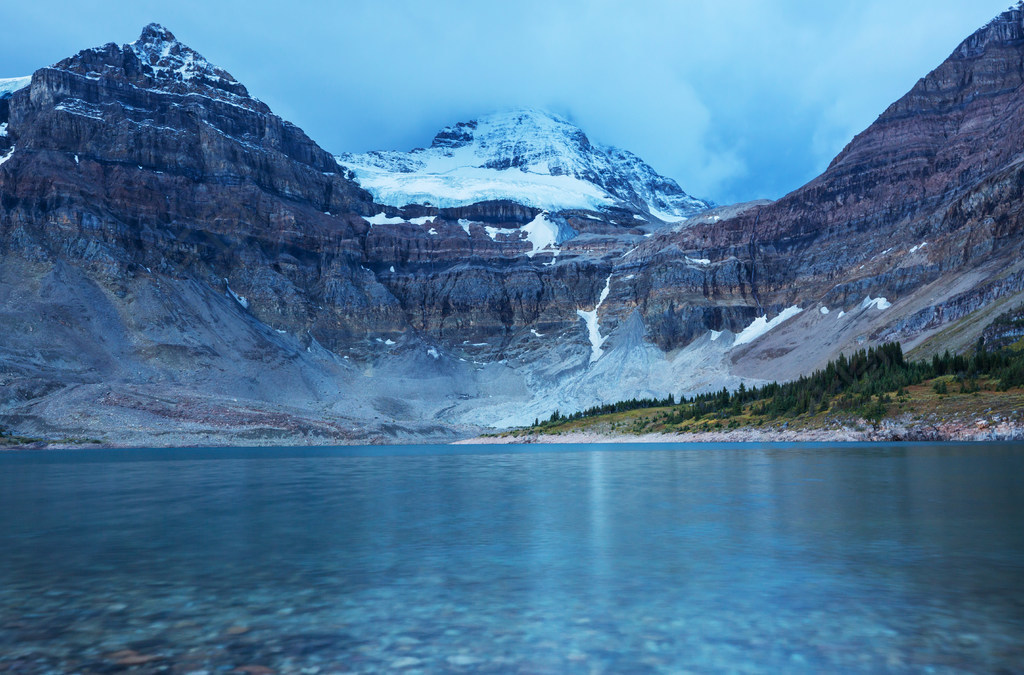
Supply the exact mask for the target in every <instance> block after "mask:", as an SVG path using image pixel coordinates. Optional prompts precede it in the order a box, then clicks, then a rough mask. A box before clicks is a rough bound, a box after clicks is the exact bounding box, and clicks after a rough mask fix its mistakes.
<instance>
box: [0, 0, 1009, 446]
mask: <svg viewBox="0 0 1024 675" xmlns="http://www.w3.org/2000/svg"><path fill="white" fill-rule="evenodd" d="M1022 35H1024V9H1022V7H1021V6H1017V7H1015V8H1013V9H1011V10H1009V11H1007V12H1005V13H1003V14H1002V15H1000V16H999V17H997V18H996V19H995V20H994V21H993V22H991V23H990V24H988V25H987V26H985V27H983V28H982V29H980V30H979V31H977V32H976V33H975V34H973V35H972V36H970V37H969V38H968V39H967V40H966V41H965V42H964V43H963V44H962V45H961V46H960V47H958V48H957V50H956V51H955V52H954V53H953V54H952V55H951V56H950V58H949V59H947V60H946V61H945V62H944V63H942V64H941V65H940V66H939V67H938V68H937V69H936V70H934V71H933V72H932V73H930V74H928V75H927V76H926V77H925V78H923V79H922V80H921V81H920V82H919V83H918V84H917V85H916V86H915V87H914V88H913V89H912V90H911V92H909V93H908V94H907V96H905V97H903V98H902V99H900V100H899V101H897V102H896V103H894V104H893V105H892V106H891V107H890V108H889V109H888V110H886V111H885V112H884V113H883V114H882V115H881V116H880V117H879V118H878V120H877V121H876V122H875V123H874V124H873V125H872V126H871V127H869V128H868V129H867V130H865V131H864V132H863V133H862V134H860V135H858V136H857V137H856V138H855V139H853V141H852V142H851V143H850V145H849V146H848V147H847V148H846V149H845V150H844V151H843V152H842V153H841V154H840V155H839V156H838V157H837V158H836V159H835V160H834V161H833V162H832V164H831V165H830V166H829V168H828V169H827V171H826V172H825V173H824V174H822V175H821V176H819V177H818V178H816V179H815V180H813V181H811V182H810V183H809V184H808V185H806V186H803V187H801V188H799V189H798V190H796V191H794V192H793V193H791V194H789V195H787V196H785V197H783V198H782V199H780V200H778V201H776V202H758V203H751V204H740V205H732V206H723V207H716V208H712V209H710V210H703V211H699V212H692V213H691V215H690V216H689V218H688V219H687V220H685V221H682V222H679V223H676V224H666V223H664V222H660V219H659V221H658V222H655V221H654V220H652V219H651V218H649V216H650V215H655V214H654V213H653V212H652V208H654V209H657V210H659V211H661V210H663V209H667V208H670V207H671V208H672V209H677V211H676V213H679V212H681V211H682V210H683V209H685V208H686V206H685V205H686V204H687V203H689V202H687V201H686V200H687V198H686V197H685V196H681V197H679V200H681V201H679V200H677V201H675V202H672V201H671V200H670V196H671V195H672V194H676V193H675V192H674V189H669V188H664V187H658V186H657V182H658V180H657V179H656V178H652V179H651V180H647V179H646V178H642V177H643V176H644V175H645V174H644V170H643V169H642V163H640V162H639V161H638V160H637V161H636V162H633V161H632V159H630V156H628V155H625V154H624V153H619V154H618V155H617V154H615V153H613V152H612V151H609V150H607V149H596V150H595V149H593V147H592V146H591V150H588V149H587V146H588V145H589V142H588V143H587V144H584V139H585V136H584V135H583V134H582V132H579V133H578V134H576V133H575V132H574V131H572V128H571V125H568V124H567V123H565V122H564V121H561V120H557V119H556V118H553V117H551V116H548V115H546V114H542V113H536V112H528V113H526V112H522V113H516V114H512V115H506V116H504V117H503V116H497V117H492V118H481V119H480V120H478V121H477V123H476V126H475V127H474V126H472V125H470V124H469V123H467V124H464V125H461V126H460V125H456V126H455V127H450V128H449V129H448V130H445V131H443V132H442V133H441V134H439V135H438V137H437V138H436V139H435V142H434V144H433V145H432V147H431V148H430V149H428V150H423V151H419V152H415V151H414V152H413V153H408V154H406V155H403V154H402V153H381V154H376V155H375V154H373V153H371V154H369V155H365V156H359V157H361V158H363V159H360V162H363V164H357V163H355V162H354V161H352V160H351V157H347V158H346V157H343V158H342V160H341V161H342V164H345V162H349V165H346V166H350V168H343V167H342V166H339V164H338V160H337V159H336V158H335V157H334V156H332V155H331V154H330V153H328V152H326V151H325V150H323V149H322V148H320V147H319V146H318V145H317V144H316V143H314V142H313V141H312V140H311V139H309V138H308V137H307V136H306V135H305V134H304V133H303V132H302V131H301V130H300V129H298V128H297V127H295V126H294V125H291V124H289V123H288V122H286V121H284V120H282V119H280V118H279V117H277V116H276V115H274V114H273V112H272V111H270V110H269V109H268V108H267V106H266V105H265V104H263V103H262V102H260V101H258V100H257V99H255V98H253V97H252V96H251V95H250V94H249V93H248V91H247V90H246V89H245V88H244V86H242V85H241V84H240V83H238V82H237V81H236V80H235V79H234V78H233V77H231V76H230V74H228V73H227V72H226V71H224V70H223V69H220V68H217V67H215V66H213V65H211V64H209V63H208V62H207V61H206V60H205V59H203V58H202V57H201V56H200V55H199V54H198V53H196V52H195V51H193V50H191V49H189V48H188V47H186V46H185V45H182V44H181V43H180V42H178V41H177V40H176V39H175V38H174V36H173V35H171V34H170V33H169V32H168V31H166V30H165V29H163V28H161V27H159V26H155V25H154V26H149V27H147V28H146V29H145V30H144V31H143V33H142V35H141V37H140V39H139V40H138V41H136V42H135V43H132V44H129V45H122V46H118V45H113V44H110V45H105V46H103V47H99V48H95V49H89V50H85V51H83V52H80V53H79V54H77V55H75V56H73V57H70V58H68V59H65V60H64V61H61V62H60V63H58V64H55V65H54V66H51V67H47V68H42V69H40V70H38V71H36V72H35V73H33V75H32V76H31V79H30V81H29V83H28V84H27V85H26V84H25V82H24V80H21V81H19V82H17V83H15V84H11V85H5V88H4V90H3V91H4V92H5V93H4V94H2V95H0V129H3V133H2V134H0V161H2V164H0V327H2V335H3V338H2V339H0V416H2V417H0V424H2V425H3V426H6V427H8V428H10V429H11V430H13V431H15V432H17V433H21V434H24V435H30V436H32V435H36V436H45V437H49V438H60V437H79V438H82V437H85V438H99V439H100V440H103V441H105V442H108V443H119V444H127V445H177V444H183V443H336V442H401V441H406V440H422V439H447V438H453V437H458V436H462V435H466V434H470V433H473V432H474V431H477V430H479V429H480V428H482V427H494V426H505V425H510V424H521V423H528V422H532V421H533V419H534V418H535V417H547V416H548V415H550V413H551V412H552V411H553V410H554V409H556V408H557V409H559V410H561V411H562V412H566V411H570V410H577V409H581V408H585V407H589V406H591V405H594V404H597V403H601V402H607V401H613V400H621V399H625V398H631V397H634V396H636V397H645V396H658V397H661V396H664V395H665V394H667V393H669V392H675V393H680V392H686V393H693V392H697V391H707V390H713V389H721V388H722V387H723V386H729V387H733V386H738V385H739V383H740V382H746V383H747V384H748V385H749V384H757V383H760V382H763V381H765V380H770V379H785V378H790V377H795V376H797V375H799V374H801V373H806V372H808V371H809V370H812V369H813V368H815V367H816V366H819V365H821V364H823V363H824V362H825V361H827V360H828V359H830V358H833V357H835V356H836V355H838V354H839V353H840V352H842V351H848V350H850V349H853V348H859V347H861V346H866V345H871V344H877V343H879V342H881V341H884V340H891V339H899V340H901V341H903V343H904V345H905V346H906V348H907V350H908V351H910V350H911V349H916V350H917V353H919V354H925V355H927V354H928V353H930V352H931V351H934V350H941V349H945V348H947V347H949V348H960V347H963V346H965V345H968V344H970V343H971V342H973V340H974V338H976V337H977V336H978V335H981V334H982V332H983V331H984V330H985V328H986V326H988V325H989V324H991V323H992V321H993V320H995V318H996V317H997V316H999V315H1000V314H1001V313H1002V312H1003V311H1005V310H1006V309H1011V308H1013V307H1014V306H1016V305H1018V304H1019V303H1020V302H1021V300H1022V299H1024V255H1022V254H1024V236H1022V231H1021V224H1022V222H1024V221H1022V216H1024V214H1022V209H1024V195H1022V190H1024V140H1022V137H1021V136H1020V134H1019V133H1018V130H1019V129H1020V128H1021V126H1022V124H1024V109H1022V105H1024V92H1022V89H1021V86H1022V74H1024V39H1022ZM502 119H504V120H505V122H500V121H501V120H502ZM499 122H500V123H499ZM503 125H504V126H505V127H511V128H512V129H516V128H522V129H525V128H529V127H533V128H535V129H539V128H540V127H543V128H544V129H546V131H544V132H543V133H541V132H540V131H539V130H537V131H536V134H537V137H536V138H535V137H534V136H533V135H532V134H533V132H531V134H526V135H525V136H523V137H521V138H520V137H518V136H517V135H516V134H517V133H519V132H513V131H511V130H510V129H505V130H504V131H500V132H499V130H498V127H500V126H503ZM517 138H518V139H519V140H516V139H517ZM485 141H486V142H485ZM373 157H376V158H377V159H375V160H372V161H376V162H378V164H372V162H371V160H370V159H366V158H373ZM616 157H618V159H616ZM444 158H448V159H451V160H452V161H456V160H457V162H458V167H453V169H458V171H457V172H463V168H459V167H469V168H473V169H474V170H478V171H480V172H485V173H483V174H482V175H487V176H491V175H492V174H493V175H494V176H498V177H507V176H512V177H515V178H516V179H520V178H522V177H526V180H530V179H532V178H538V177H539V178H538V180H541V181H542V182H543V181H544V180H553V179H559V180H561V179H569V180H571V181H575V183H573V184H574V185H576V186H577V188H579V190H583V189H584V188H583V187H580V186H584V187H585V186H591V187H588V188H585V189H592V190H594V191H595V192H594V194H603V195H606V197H602V199H605V201H604V202H600V203H598V202H597V201H595V202H591V203H588V204H585V205H583V206H580V203H579V202H574V206H573V207H572V208H569V207H568V206H567V205H566V204H560V205H556V204H555V203H553V202H549V203H541V202H532V201H531V199H533V198H534V197H535V196H536V194H537V191H536V190H533V191H531V192H527V193H525V195H526V196H524V195H523V194H521V193H520V194H517V193H514V192H508V193H497V192H494V193H473V194H471V195H470V196H467V197H466V198H465V200H462V201H460V200H455V201H450V202H449V201H444V200H445V199H448V198H450V197H451V194H452V193H450V192H448V193H444V194H441V192H443V191H440V190H439V193H438V194H433V193H431V194H429V195H424V197H425V198H424V199H418V198H417V199H413V200H412V201H411V202H410V203H404V204H399V202H404V201H407V200H406V197H405V196H402V197H401V198H397V197H396V198H394V199H392V198H390V197H385V196H382V195H383V194H384V193H383V192H380V191H379V190H378V188H377V187H375V185H374V184H373V183H372V181H368V180H366V176H367V175H369V173H371V171H370V169H366V168H365V166H371V167H372V170H373V172H377V174H378V176H379V179H380V180H381V181H385V182H386V181H391V184H392V185H401V184H402V181H403V180H407V179H408V180H411V181H415V180H418V179H416V178H410V176H416V175H419V176H426V175H429V172H430V171H433V170H434V168H436V167H437V166H440V165H441V164H440V163H443V161H447V160H445V159H444ZM467 158H468V159H467ZM623 158H625V159H623ZM367 162H369V163H370V164H366V163H367ZM488 163H490V164H491V165H490V166H487V165H488ZM432 167H433V168H432ZM523 167H525V168H527V169H528V171H526V172H524V171H523V170H522V168H523ZM587 167H590V168H589V169H588V168H587ZM599 168H600V171H598V169H599ZM588 170H593V175H591V174H588V173H587V171H588ZM360 172H363V173H362V174H361V173H360ZM417 172H419V173H418V174H417ZM652 173H653V172H652ZM588 176H589V178H588ZM636 176H641V179H636V178H635V177H636ZM488 180H490V179H488ZM645 181H646V182H645ZM652 184H653V185H654V187H650V189H649V190H648V188H645V187H644V186H645V185H647V186H650V185H652ZM506 185H507V183H506ZM448 187H450V186H448ZM627 188H628V189H627ZM402 189H405V188H402ZM446 189H447V187H446ZM502 189H504V188H502ZM574 189H576V188H574ZM375 190H378V191H377V192H375ZM598 191H600V192H598ZM411 192H412V191H410V194H411ZM570 192H571V191H570ZM399 193H400V191H399V192H396V193H395V194H396V195H397V194H399ZM580 193H581V192H579V191H577V192H576V193H573V194H576V195H578V194H580ZM679 194H682V193H681V190H680V191H679ZM651 195H658V197H657V199H663V200H664V201H662V202H657V203H655V202H656V199H655V198H654V197H652V196H651ZM499 196H501V197H502V198H500V199H498V198H495V197H499ZM677 196H678V195H677ZM389 200H390V201H391V202H392V203H387V202H388V201H389ZM477 200H481V201H477ZM424 201H427V202H430V203H429V204H424V203H422V202H424ZM562 207H565V208H562ZM655 217H657V216H656V215H655ZM673 219H674V217H673Z"/></svg>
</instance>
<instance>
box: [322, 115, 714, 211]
mask: <svg viewBox="0 0 1024 675" xmlns="http://www.w3.org/2000/svg"><path fill="white" fill-rule="evenodd" d="M338 163H339V164H341V165H343V166H345V167H346V168H349V169H351V170H352V171H353V172H355V175H356V179H357V180H358V181H359V183H360V184H361V185H362V186H363V187H364V188H366V189H367V190H369V191H370V192H371V193H372V194H373V195H374V197H375V198H376V200H377V201H379V202H381V203H384V204H390V205H393V206H405V205H406V204H413V203H418V204H430V205H433V206H438V207H454V206H464V205H467V204H472V203H476V202H482V201H489V200H497V199H506V200H511V201H515V202H519V203H521V204H525V205H527V206H533V207H536V208H541V209H546V210H550V211H559V210H565V209H591V210H601V209H606V208H626V209H629V210H632V211H636V212H641V213H648V214H650V215H652V216H654V217H656V218H659V219H661V220H667V221H674V220H681V219H683V218H685V217H687V216H689V215H691V214H693V213H696V212H698V211H702V210H704V209H707V208H708V207H709V206H710V203H709V202H705V201H703V200H700V199H696V198H694V197H691V196H689V195H687V194H686V193H685V192H683V190H682V189H681V188H680V187H679V185H678V184H676V182H675V181H673V180H672V179H670V178H666V177H664V176H660V175H659V174H658V173H657V172H655V171H654V169H652V168H651V167H650V166H648V165H647V164H646V163H644V162H643V161H642V160H641V159H640V158H639V157H637V156H636V155H634V154H632V153H629V152H626V151H623V150H619V149H617V148H613V147H605V146H601V145H597V144H594V143H591V141H590V139H588V138H587V135H586V134H585V133H584V132H583V131H582V130H581V129H580V128H579V127H577V126H576V125H574V124H572V123H571V122H569V121H567V120H565V119H564V118H562V117H559V116H558V115H554V114H552V113H549V112H546V111H542V110H536V109H530V108H524V109H518V110H511V111H506V112H500V113H494V114H490V115H485V116H483V117H479V118H477V119H476V120H473V121H469V122H459V123H458V124H454V125H451V126H448V127H445V128H444V129H442V130H441V131H440V132H438V133H437V135H436V136H435V137H434V140H433V142H432V143H431V145H430V147H429V148H426V149H416V150H413V151H411V152H407V153H406V152H395V151H377V152H369V153H365V154H361V155H357V154H345V155H341V156H339V157H338Z"/></svg>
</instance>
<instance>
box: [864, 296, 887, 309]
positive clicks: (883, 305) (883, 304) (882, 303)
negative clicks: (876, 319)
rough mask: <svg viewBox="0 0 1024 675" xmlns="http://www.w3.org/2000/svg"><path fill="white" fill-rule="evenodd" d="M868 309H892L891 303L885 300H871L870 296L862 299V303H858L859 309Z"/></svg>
mask: <svg viewBox="0 0 1024 675" xmlns="http://www.w3.org/2000/svg"><path fill="white" fill-rule="evenodd" d="M868 307H874V308H875V309H878V310H882V309H889V308H890V307H892V303H891V302H889V301H888V300H886V299H885V298H872V297H871V296H870V295H869V296H867V297H866V298H864V301H863V302H861V303H860V308H861V309H867V308H868Z"/></svg>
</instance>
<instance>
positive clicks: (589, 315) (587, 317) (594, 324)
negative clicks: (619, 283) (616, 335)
mask: <svg viewBox="0 0 1024 675" xmlns="http://www.w3.org/2000/svg"><path fill="white" fill-rule="evenodd" d="M611 287H612V275H610V274H609V275H608V278H607V279H605V282H604V289H603V290H602V291H601V295H600V296H599V297H598V299H597V304H596V305H594V309H592V310H590V311H584V310H582V309H577V310H576V314H577V315H578V316H579V317H580V318H581V319H583V321H584V323H585V324H586V326H587V336H588V337H589V338H590V362H591V363H594V362H595V361H597V360H598V359H599V358H601V354H602V353H603V350H602V347H603V345H604V343H605V340H607V339H608V336H604V337H602V336H601V326H600V324H599V323H598V317H597V310H599V309H601V305H602V304H604V301H605V300H607V299H608V293H609V291H611Z"/></svg>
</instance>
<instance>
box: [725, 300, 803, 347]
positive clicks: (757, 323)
mask: <svg viewBox="0 0 1024 675" xmlns="http://www.w3.org/2000/svg"><path fill="white" fill-rule="evenodd" d="M802 311H803V310H802V309H801V308H799V307H797V306H796V305H794V306H792V307H787V308H786V309H784V310H782V311H781V312H779V315H778V316H776V317H775V318H773V319H772V320H771V321H769V320H768V315H767V314H765V315H764V316H759V317H757V318H756V319H754V320H753V321H752V322H751V324H750V325H749V326H747V327H746V328H744V329H743V330H742V331H740V334H739V335H737V336H736V339H735V340H733V343H732V346H733V347H738V346H739V345H745V344H747V343H748V342H753V341H754V340H756V339H757V338H759V337H761V336H762V335H764V334H765V333H767V332H768V331H770V330H771V329H773V328H775V327H776V326H778V325H779V324H781V323H782V322H783V321H785V320H786V319H789V318H790V317H793V316H796V315H797V314H799V313H800V312H802Z"/></svg>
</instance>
